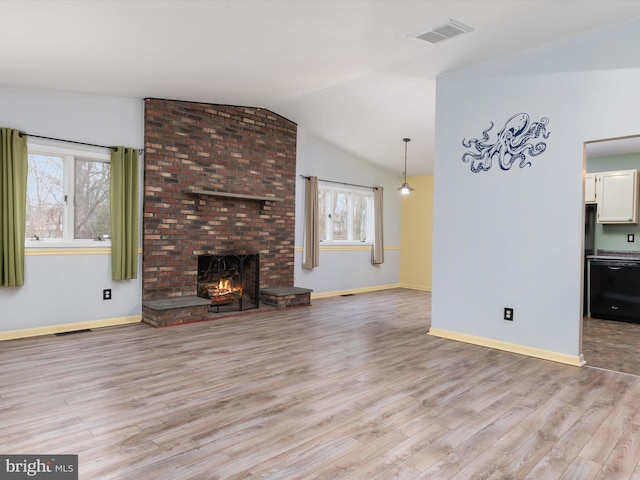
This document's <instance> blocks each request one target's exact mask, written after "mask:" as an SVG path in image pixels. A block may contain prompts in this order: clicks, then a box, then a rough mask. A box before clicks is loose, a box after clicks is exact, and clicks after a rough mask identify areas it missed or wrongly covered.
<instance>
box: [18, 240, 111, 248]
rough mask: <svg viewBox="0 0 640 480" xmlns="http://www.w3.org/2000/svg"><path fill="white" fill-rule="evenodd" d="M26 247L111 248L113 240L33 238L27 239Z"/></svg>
mask: <svg viewBox="0 0 640 480" xmlns="http://www.w3.org/2000/svg"><path fill="white" fill-rule="evenodd" d="M24 247H25V248H26V249H30V248H33V249H39V248H60V249H64V248H96V249H101V248H109V249H110V248H111V240H102V241H99V240H76V241H73V242H69V241H65V240H31V239H27V241H26V242H25V244H24Z"/></svg>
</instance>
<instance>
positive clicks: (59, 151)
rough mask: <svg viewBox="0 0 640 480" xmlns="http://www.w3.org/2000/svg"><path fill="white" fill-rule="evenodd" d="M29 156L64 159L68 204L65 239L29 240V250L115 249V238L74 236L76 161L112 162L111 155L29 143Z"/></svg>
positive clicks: (66, 208)
mask: <svg viewBox="0 0 640 480" xmlns="http://www.w3.org/2000/svg"><path fill="white" fill-rule="evenodd" d="M27 153H28V155H50V156H55V157H62V158H63V164H64V167H63V192H62V193H63V195H64V196H65V197H66V201H65V202H64V206H63V213H62V232H63V238H41V239H39V240H35V239H33V238H25V248H55V247H60V248H68V247H76V248H78V247H79V248H85V247H94V248H111V239H110V238H108V239H103V240H98V239H84V238H83V239H75V238H73V235H74V208H73V199H74V197H73V195H74V192H73V190H74V178H73V172H74V162H75V160H76V159H80V160H89V161H94V162H102V163H111V155H110V154H109V153H101V152H95V151H90V150H80V149H77V148H66V147H58V146H52V145H46V144H41V143H32V142H27Z"/></svg>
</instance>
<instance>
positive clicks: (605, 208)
mask: <svg viewBox="0 0 640 480" xmlns="http://www.w3.org/2000/svg"><path fill="white" fill-rule="evenodd" d="M637 178H638V171H637V170H618V171H614V172H598V173H597V174H596V199H597V204H598V208H597V211H598V213H597V221H598V223H638V181H637Z"/></svg>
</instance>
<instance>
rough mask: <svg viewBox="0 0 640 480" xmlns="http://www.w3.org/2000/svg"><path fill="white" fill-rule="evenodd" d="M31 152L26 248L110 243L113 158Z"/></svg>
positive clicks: (46, 149) (35, 148)
mask: <svg viewBox="0 0 640 480" xmlns="http://www.w3.org/2000/svg"><path fill="white" fill-rule="evenodd" d="M28 149H29V174H28V177H27V212H26V213H27V227H26V233H25V236H26V239H27V246H30V247H31V246H39V245H38V244H40V241H42V242H43V243H44V244H52V243H74V244H76V243H78V241H80V240H91V241H92V242H93V241H95V240H103V239H106V238H109V236H110V232H111V224H110V216H109V166H110V165H109V159H110V156H109V155H108V154H100V153H93V152H82V151H76V150H70V149H64V148H59V147H50V146H43V145H32V144H29V145H28ZM36 240H38V242H37V244H36Z"/></svg>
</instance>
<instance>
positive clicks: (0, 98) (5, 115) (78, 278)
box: [0, 87, 144, 338]
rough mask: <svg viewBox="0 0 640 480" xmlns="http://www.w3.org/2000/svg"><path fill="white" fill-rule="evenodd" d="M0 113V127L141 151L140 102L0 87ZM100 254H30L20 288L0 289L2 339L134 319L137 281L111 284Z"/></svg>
mask: <svg viewBox="0 0 640 480" xmlns="http://www.w3.org/2000/svg"><path fill="white" fill-rule="evenodd" d="M0 105H1V108H0V126H2V127H9V128H17V129H20V130H22V131H25V132H27V133H29V134H34V135H42V136H47V137H55V138H61V139H66V140H75V141H79V142H85V143H94V144H98V145H125V146H130V147H134V148H142V147H143V143H144V134H143V102H142V100H140V99H129V98H114V97H102V96H91V95H79V94H68V93H60V92H47V91H38V90H22V89H12V88H3V87H0ZM68 146H69V147H71V148H74V146H73V144H68ZM141 218H142V217H141ZM100 250H101V251H102V252H101V253H98V254H95V255H92V254H86V249H85V251H79V250H77V249H69V250H65V249H62V250H60V249H59V250H57V251H54V252H51V253H49V254H45V255H33V254H32V253H34V252H29V251H28V252H27V256H26V258H25V284H24V286H22V287H13V288H0V338H2V337H3V336H4V337H5V338H10V337H11V334H10V332H18V331H22V330H28V329H48V328H50V329H52V330H54V331H55V330H56V328H55V326H58V325H61V324H69V323H81V322H92V321H104V320H114V321H115V322H117V321H118V319H129V320H130V319H131V317H132V316H133V317H135V316H139V315H140V312H141V309H142V307H141V281H140V278H138V279H137V280H130V281H125V282H114V281H113V280H111V257H110V255H109V254H108V253H104V249H100ZM43 252H44V251H40V252H37V253H43ZM139 272H140V273H139V275H138V277H140V276H141V271H140V270H139ZM106 288H110V289H112V294H113V299H112V300H110V301H103V300H102V290H103V289H106ZM7 332H9V333H7Z"/></svg>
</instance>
